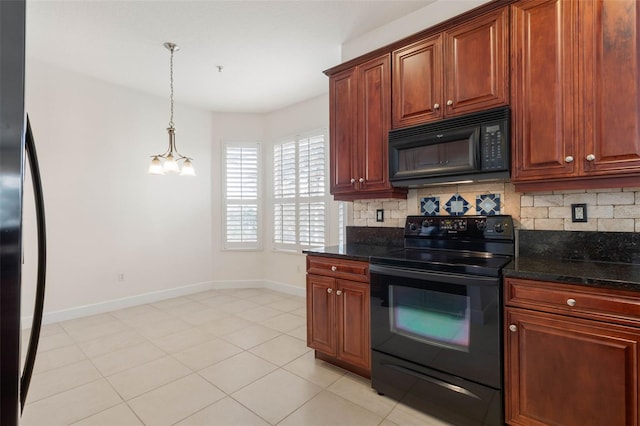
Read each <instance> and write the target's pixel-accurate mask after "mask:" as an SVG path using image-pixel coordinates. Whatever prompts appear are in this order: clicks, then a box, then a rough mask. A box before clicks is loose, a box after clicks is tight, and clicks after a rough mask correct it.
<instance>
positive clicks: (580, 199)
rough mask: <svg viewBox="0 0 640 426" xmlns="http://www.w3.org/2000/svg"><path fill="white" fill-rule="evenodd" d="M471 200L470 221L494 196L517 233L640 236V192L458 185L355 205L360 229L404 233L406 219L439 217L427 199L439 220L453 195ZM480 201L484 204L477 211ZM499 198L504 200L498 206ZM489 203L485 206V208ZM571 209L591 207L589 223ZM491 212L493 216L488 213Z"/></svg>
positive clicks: (498, 208) (499, 210) (354, 222)
mask: <svg viewBox="0 0 640 426" xmlns="http://www.w3.org/2000/svg"><path fill="white" fill-rule="evenodd" d="M454 194H455V195H459V196H460V197H462V198H464V199H466V200H472V202H473V200H474V199H475V200H476V205H475V208H474V207H473V206H469V209H468V210H467V211H466V212H465V214H468V215H474V214H490V212H491V210H490V207H489V206H490V203H489V202H487V201H486V200H487V199H490V198H491V197H490V195H494V196H496V197H494V198H493V201H494V203H495V204H496V207H495V208H494V211H495V214H508V215H511V216H512V217H513V220H514V222H515V224H516V226H517V227H519V228H521V229H531V230H558V231H599V232H640V187H637V188H624V189H593V190H572V191H553V192H551V191H550V192H540V193H518V192H516V191H515V188H514V186H513V184H511V183H505V182H487V183H472V184H458V185H441V186H437V187H425V188H417V189H410V190H409V194H408V198H407V200H406V201H405V200H402V201H398V200H362V201H355V202H354V203H353V219H352V221H350V222H349V224H352V225H356V226H378V227H380V226H383V227H402V226H404V221H405V218H406V217H407V215H418V214H422V215H424V214H425V211H431V212H433V213H435V210H434V206H433V205H430V206H431V209H429V206H427V205H426V204H425V203H424V202H425V201H426V200H428V199H432V200H433V201H435V199H437V200H438V201H439V203H438V204H439V205H438V207H439V209H438V213H437V214H438V215H447V214H449V213H448V212H447V210H446V209H445V205H444V203H440V200H449V199H450V198H452V195H454ZM478 197H480V198H481V200H480V203H481V206H480V208H481V209H483V211H484V213H480V212H479V211H478ZM498 197H499V200H498ZM483 201H484V203H483ZM571 204H586V205H587V210H588V218H589V220H588V222H571ZM380 208H384V209H385V214H384V218H385V219H384V222H376V220H375V217H376V216H375V212H376V209H380ZM487 212H488V213H487Z"/></svg>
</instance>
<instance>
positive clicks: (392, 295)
mask: <svg viewBox="0 0 640 426" xmlns="http://www.w3.org/2000/svg"><path fill="white" fill-rule="evenodd" d="M389 302H390V308H391V309H390V310H389V315H390V318H389V319H390V321H389V322H390V324H391V332H392V333H396V334H399V335H402V336H405V337H408V338H410V339H413V340H417V341H419V342H425V343H429V344H432V345H437V346H443V347H447V348H452V349H456V350H460V351H464V352H468V351H469V329H470V323H471V315H470V303H469V297H468V296H467V295H466V294H452V293H446V292H440V291H431V290H424V289H417V288H412V287H404V286H396V285H390V286H389Z"/></svg>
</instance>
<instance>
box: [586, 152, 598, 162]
mask: <svg viewBox="0 0 640 426" xmlns="http://www.w3.org/2000/svg"><path fill="white" fill-rule="evenodd" d="M595 159H596V156H595V155H593V154H589V155H587V161H593V160H595Z"/></svg>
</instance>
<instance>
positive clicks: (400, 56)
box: [392, 35, 443, 129]
mask: <svg viewBox="0 0 640 426" xmlns="http://www.w3.org/2000/svg"><path fill="white" fill-rule="evenodd" d="M441 104H442V37H441V36H440V35H437V36H435V37H431V38H428V39H426V40H422V41H419V42H417V43H414V44H412V45H410V46H407V47H405V48H403V49H399V50H396V51H394V52H393V123H392V125H393V128H394V129H395V128H398V127H405V126H411V125H415V124H419V123H424V122H427V121H433V120H437V119H439V118H441V117H442V111H443V108H442V105H441Z"/></svg>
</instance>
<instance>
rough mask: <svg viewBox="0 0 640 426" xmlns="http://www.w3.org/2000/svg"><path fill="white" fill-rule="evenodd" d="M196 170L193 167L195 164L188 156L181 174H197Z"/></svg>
mask: <svg viewBox="0 0 640 426" xmlns="http://www.w3.org/2000/svg"><path fill="white" fill-rule="evenodd" d="M195 175H196V170H195V169H194V168H193V164H191V160H189V159H188V158H187V159H186V160H184V164H183V165H182V170H181V171H180V176H195Z"/></svg>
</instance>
